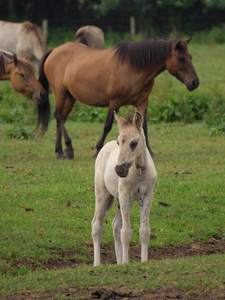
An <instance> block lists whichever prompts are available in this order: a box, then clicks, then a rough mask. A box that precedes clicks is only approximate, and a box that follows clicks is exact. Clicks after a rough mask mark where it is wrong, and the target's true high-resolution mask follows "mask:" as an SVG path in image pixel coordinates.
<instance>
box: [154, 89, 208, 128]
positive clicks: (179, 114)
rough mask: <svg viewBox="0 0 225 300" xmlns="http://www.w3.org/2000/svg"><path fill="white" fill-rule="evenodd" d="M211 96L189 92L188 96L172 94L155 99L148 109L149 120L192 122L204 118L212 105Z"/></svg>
mask: <svg viewBox="0 0 225 300" xmlns="http://www.w3.org/2000/svg"><path fill="white" fill-rule="evenodd" d="M210 102H211V97H210V96H209V95H206V94H201V95H195V94H193V95H192V94H188V95H187V96H186V98H185V97H184V98H181V99H179V98H177V97H174V96H170V98H169V99H161V100H160V101H159V100H158V99H153V102H151V106H150V107H149V109H148V121H149V122H151V123H158V122H161V121H163V122H177V121H178V122H184V123H192V122H194V121H197V120H203V118H204V114H205V113H206V112H207V111H208V109H209V107H210Z"/></svg>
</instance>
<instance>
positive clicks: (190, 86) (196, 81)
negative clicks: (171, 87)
mask: <svg viewBox="0 0 225 300" xmlns="http://www.w3.org/2000/svg"><path fill="white" fill-rule="evenodd" d="M186 86H187V88H188V90H189V91H190V92H191V91H193V90H195V89H197V87H198V86H199V79H198V77H197V78H196V79H194V80H192V81H191V82H189V83H187V84H186Z"/></svg>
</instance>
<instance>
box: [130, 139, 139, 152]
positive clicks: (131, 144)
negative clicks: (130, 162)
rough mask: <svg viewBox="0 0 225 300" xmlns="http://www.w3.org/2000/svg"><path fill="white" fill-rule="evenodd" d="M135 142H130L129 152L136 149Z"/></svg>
mask: <svg viewBox="0 0 225 300" xmlns="http://www.w3.org/2000/svg"><path fill="white" fill-rule="evenodd" d="M137 144H138V143H137V142H135V141H132V142H130V148H131V150H134V149H135V148H136V147H137Z"/></svg>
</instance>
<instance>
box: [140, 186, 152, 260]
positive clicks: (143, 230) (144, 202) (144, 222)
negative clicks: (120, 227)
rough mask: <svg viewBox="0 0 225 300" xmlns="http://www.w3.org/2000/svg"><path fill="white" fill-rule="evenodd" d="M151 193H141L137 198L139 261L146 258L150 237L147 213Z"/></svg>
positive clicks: (148, 211) (150, 202)
mask: <svg viewBox="0 0 225 300" xmlns="http://www.w3.org/2000/svg"><path fill="white" fill-rule="evenodd" d="M152 198H153V193H152V192H150V194H149V193H148V194H146V195H144V196H143V195H142V196H141V197H140V198H139V199H138V200H139V204H140V230H139V236H140V240H141V261H142V262H143V261H147V260H148V243H149V239H150V226H149V215H150V210H151V205H152Z"/></svg>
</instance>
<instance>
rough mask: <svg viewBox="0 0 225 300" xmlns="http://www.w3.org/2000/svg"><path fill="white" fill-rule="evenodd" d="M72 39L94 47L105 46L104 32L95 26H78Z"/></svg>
mask: <svg viewBox="0 0 225 300" xmlns="http://www.w3.org/2000/svg"><path fill="white" fill-rule="evenodd" d="M73 41H74V42H75V43H80V44H84V45H86V46H88V47H90V48H94V49H104V46H105V40H104V32H103V31H102V30H101V28H99V27H96V26H84V27H81V28H79V29H78V30H77V32H76V34H75V37H74V40H73Z"/></svg>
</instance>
